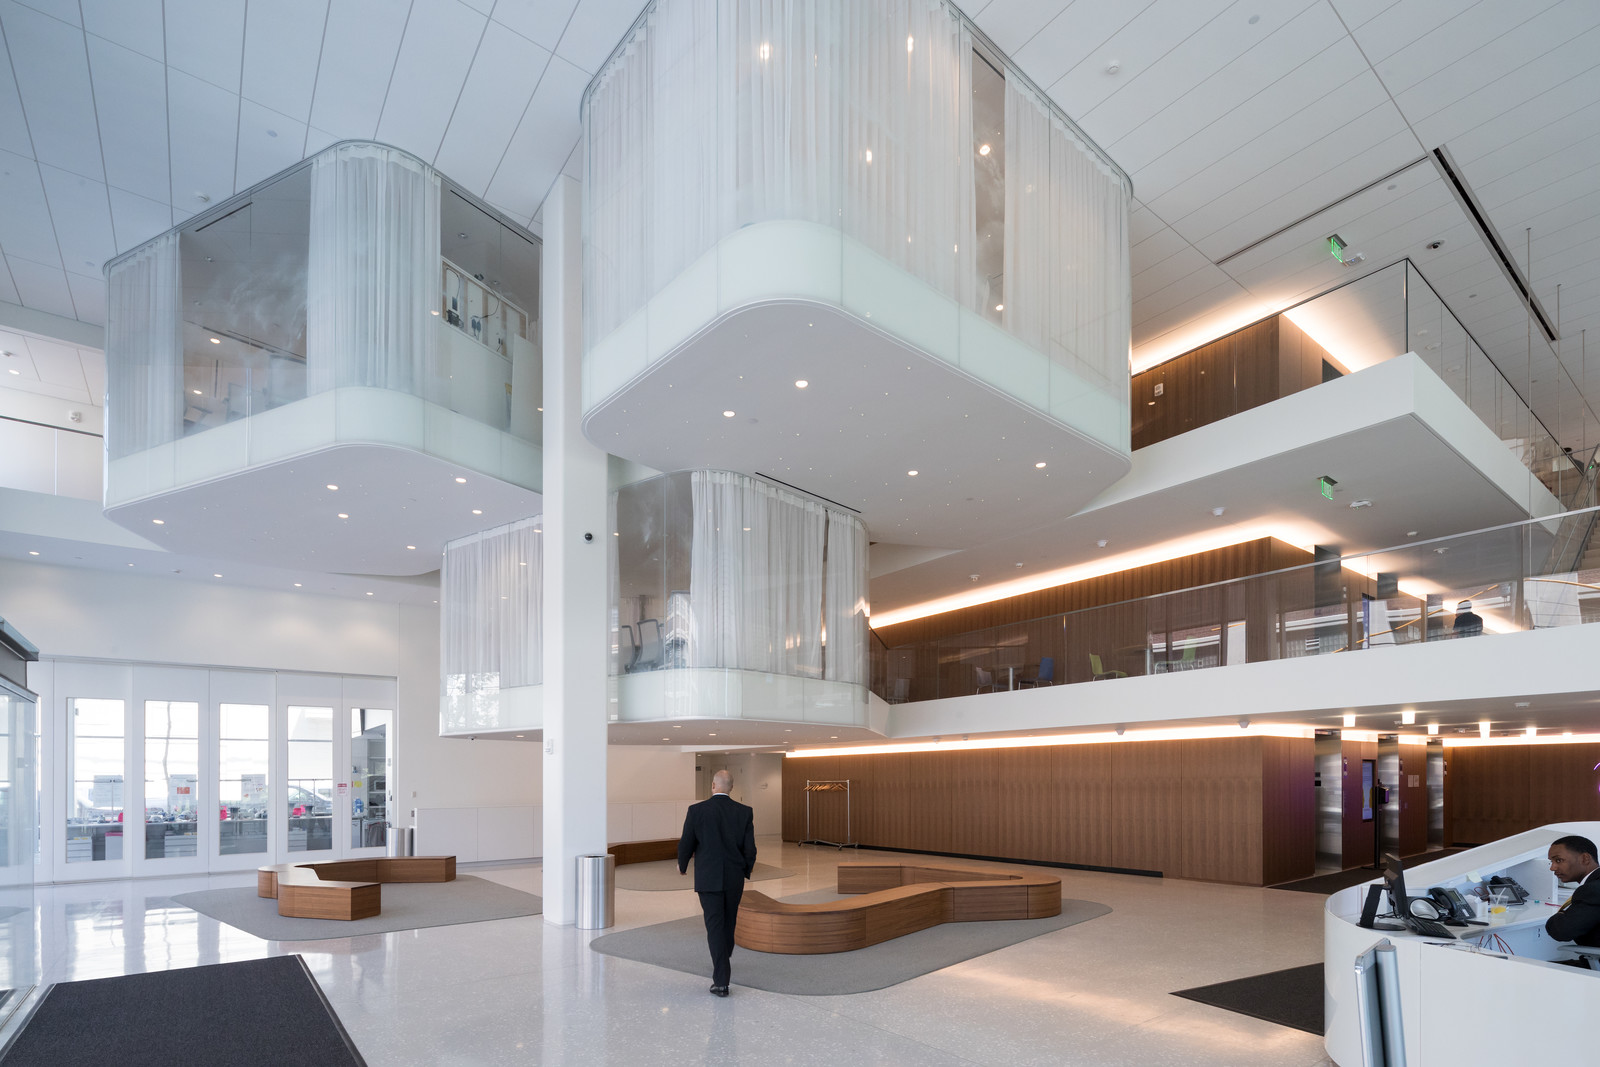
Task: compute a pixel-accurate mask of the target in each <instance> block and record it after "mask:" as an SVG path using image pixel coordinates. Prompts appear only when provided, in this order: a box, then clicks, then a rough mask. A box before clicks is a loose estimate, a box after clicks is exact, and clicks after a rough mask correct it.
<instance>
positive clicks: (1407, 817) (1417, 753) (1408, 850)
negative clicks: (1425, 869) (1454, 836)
mask: <svg viewBox="0 0 1600 1067" xmlns="http://www.w3.org/2000/svg"><path fill="white" fill-rule="evenodd" d="M1399 845H1400V855H1402V856H1415V855H1416V854H1417V853H1419V852H1426V851H1427V848H1428V749H1427V747H1426V746H1424V745H1401V746H1400V841H1399Z"/></svg>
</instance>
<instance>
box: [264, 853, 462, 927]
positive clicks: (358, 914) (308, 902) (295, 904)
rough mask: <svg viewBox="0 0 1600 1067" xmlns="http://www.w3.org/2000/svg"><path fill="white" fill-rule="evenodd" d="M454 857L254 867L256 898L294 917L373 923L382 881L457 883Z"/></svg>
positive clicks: (379, 906)
mask: <svg viewBox="0 0 1600 1067" xmlns="http://www.w3.org/2000/svg"><path fill="white" fill-rule="evenodd" d="M455 879H456V858H455V857H454V856H369V857H362V858H361V859H354V860H328V861H326V862H322V863H317V862H311V863H274V864H271V865H269V866H266V867H258V868H256V896H258V897H269V898H271V897H276V898H277V899H278V914H279V915H284V916H288V917H290V918H295V919H344V920H351V919H370V918H372V917H373V916H374V915H377V914H378V913H379V912H380V911H381V910H382V905H383V900H382V892H383V891H382V889H381V886H382V884H383V883H384V882H453V881H455Z"/></svg>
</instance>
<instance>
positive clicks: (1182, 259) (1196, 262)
mask: <svg viewBox="0 0 1600 1067" xmlns="http://www.w3.org/2000/svg"><path fill="white" fill-rule="evenodd" d="M1210 265H1211V261H1210V260H1208V259H1206V257H1205V256H1202V255H1201V254H1200V253H1199V252H1197V251H1195V250H1194V249H1193V248H1191V247H1190V246H1189V245H1187V244H1185V245H1184V246H1183V248H1181V249H1180V250H1179V251H1178V252H1177V253H1176V254H1175V255H1172V256H1168V257H1167V258H1166V259H1164V260H1162V261H1161V262H1159V263H1155V264H1152V265H1151V266H1150V267H1148V268H1146V269H1145V270H1142V271H1140V272H1139V273H1138V274H1135V275H1134V276H1133V299H1134V300H1135V301H1136V302H1137V301H1141V300H1143V299H1144V298H1145V297H1147V296H1149V295H1150V294H1152V293H1157V292H1160V291H1161V290H1163V289H1165V288H1166V287H1167V286H1169V285H1171V284H1172V283H1173V282H1176V281H1178V280H1180V279H1182V278H1186V277H1188V276H1189V275H1191V274H1194V273H1195V272H1196V271H1199V270H1201V269H1202V268H1204V267H1209V266H1210Z"/></svg>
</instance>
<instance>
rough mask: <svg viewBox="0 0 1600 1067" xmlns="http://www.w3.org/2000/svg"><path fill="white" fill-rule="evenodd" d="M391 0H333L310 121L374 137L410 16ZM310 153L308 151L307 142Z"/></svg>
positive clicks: (337, 134)
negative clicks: (403, 14)
mask: <svg viewBox="0 0 1600 1067" xmlns="http://www.w3.org/2000/svg"><path fill="white" fill-rule="evenodd" d="M395 8H396V4H395V3H394V2H393V0H333V3H332V4H330V5H329V6H328V29H327V32H326V34H324V38H323V44H322V55H323V62H322V64H321V66H319V67H318V68H317V95H316V99H315V100H314V101H313V102H312V105H311V125H312V126H313V127H314V128H316V129H319V130H326V131H327V132H328V133H331V134H333V135H334V138H335V139H336V140H343V139H346V138H370V137H371V136H372V135H373V134H374V133H375V132H376V131H377V129H378V116H379V115H381V114H383V98H384V96H385V95H386V94H387V93H388V92H389V78H390V77H391V76H392V75H393V74H394V64H395V60H396V59H397V58H398V57H399V55H400V38H401V36H402V35H403V34H404V33H405V25H406V20H405V19H404V18H403V17H394V15H393V13H394V11H395ZM307 154H308V155H309V154H310V149H309V147H308V149H307Z"/></svg>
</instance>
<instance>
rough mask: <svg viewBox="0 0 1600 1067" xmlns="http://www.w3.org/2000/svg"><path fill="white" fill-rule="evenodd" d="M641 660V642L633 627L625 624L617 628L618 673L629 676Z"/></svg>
mask: <svg viewBox="0 0 1600 1067" xmlns="http://www.w3.org/2000/svg"><path fill="white" fill-rule="evenodd" d="M638 659H639V640H638V638H636V637H635V636H634V634H633V627H632V626H629V625H628V624H627V623H623V624H622V625H621V626H619V627H617V673H618V674H627V673H628V672H629V671H631V670H633V665H634V663H635V662H637V660H638Z"/></svg>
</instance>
